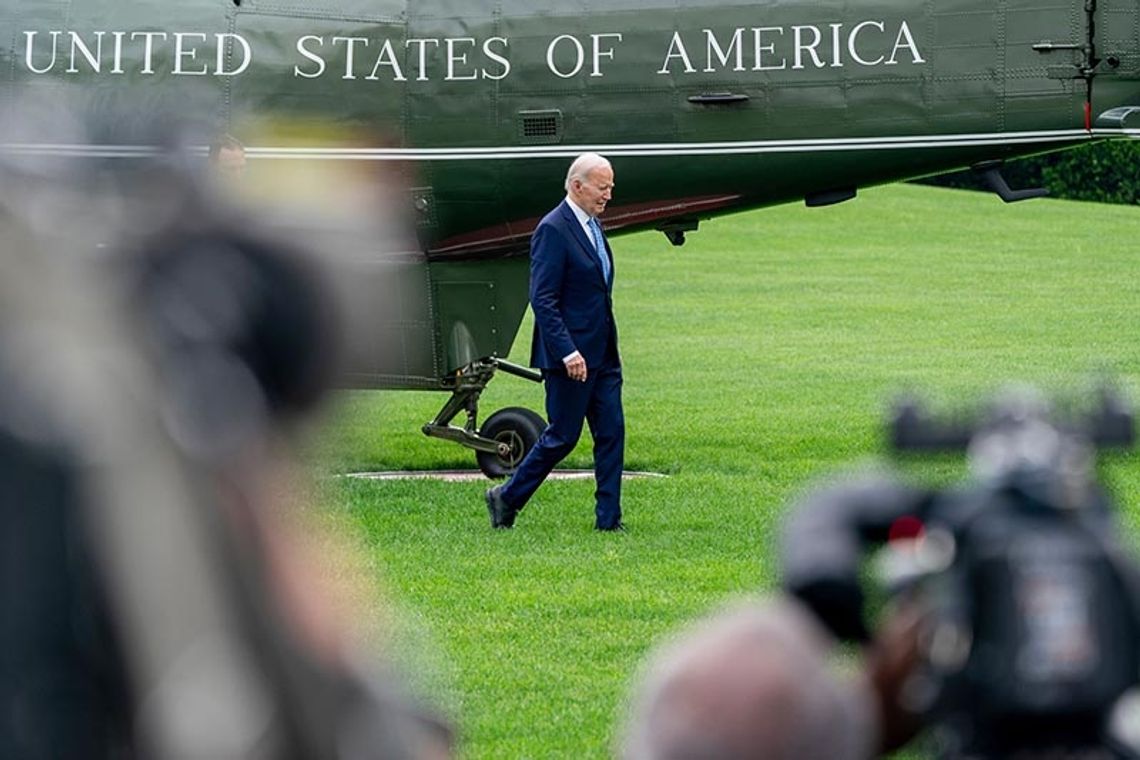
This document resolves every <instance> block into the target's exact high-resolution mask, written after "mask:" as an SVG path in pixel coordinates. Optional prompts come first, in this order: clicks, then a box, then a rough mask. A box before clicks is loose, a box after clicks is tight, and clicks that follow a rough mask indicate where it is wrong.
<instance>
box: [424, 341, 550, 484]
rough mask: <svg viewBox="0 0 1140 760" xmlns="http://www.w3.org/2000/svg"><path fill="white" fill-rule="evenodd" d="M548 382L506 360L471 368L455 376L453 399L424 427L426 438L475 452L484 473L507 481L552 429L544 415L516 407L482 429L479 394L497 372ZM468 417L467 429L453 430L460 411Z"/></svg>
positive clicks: (479, 363) (503, 411) (492, 418)
mask: <svg viewBox="0 0 1140 760" xmlns="http://www.w3.org/2000/svg"><path fill="white" fill-rule="evenodd" d="M499 369H501V370H503V371H504V372H506V373H508V374H511V375H517V376H518V377H522V378H526V379H527V380H533V381H534V382H542V375H540V374H539V373H537V372H534V371H533V370H530V369H527V368H526V367H520V366H519V365H517V364H512V363H511V362H507V361H504V360H502V359H495V358H492V359H484V360H480V361H477V362H475V363H473V364H469V365H468V366H466V367H464V368H463V369H461V370H459V371H458V372H457V373H456V375H455V387H454V388H453V389H452V392H451V398H449V399H448V400H447V403H446V404H444V405H443V408H442V409H440V410H439V414H437V415H436V416H435V419H434V420H432V421H431V422H429V423H427V424H426V425H424V426H423V428H422V430H423V433H424V435H427V436H431V437H433V438H443V439H446V440H448V441H454V442H455V443H458V444H460V445H461V446H466V447H468V448H470V449H475V460H476V461H477V462H478V463H479V469H480V470H482V471H483V474H484V475H486V476H487V477H489V478H502V477H505V476H507V475H509V474H511V473H512V472H514V470H515V468H516V467H518V465H519V462H521V461H522V460H523V457H525V456H526V454H527V452H528V451H530V449H531V447H532V446H534V444H535V441H537V440H538V436H539V435H541V433H542V431H543V429H544V428H545V427H546V420H544V419H543V418H542V415H540V414H538V413H537V412H533V411H531V410H530V409H525V408H523V407H519V406H511V407H507V408H505V409H500V410H499V411H497V412H495V413H494V414H492V415H491V416H490V417H488V418H487V421H486V422H485V423H484V424H483V427H482V428H478V427H477V425H478V423H477V419H478V410H479V395H480V394H481V393H482V392H483V389H484V388H486V387H487V383H489V382H491V378H492V377H494V375H495V371H496V370H499ZM461 411H465V412H467V421H466V423H465V424H464V425H463V427H458V426H456V425H452V424H451V421H452V420H453V419H454V418H455V416H456V415H458V414H459V412H461Z"/></svg>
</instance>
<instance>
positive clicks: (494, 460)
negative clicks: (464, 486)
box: [475, 406, 546, 480]
mask: <svg viewBox="0 0 1140 760" xmlns="http://www.w3.org/2000/svg"><path fill="white" fill-rule="evenodd" d="M545 429H546V420H545V419H543V417H542V415H541V414H539V413H538V412H535V411H532V410H530V409H527V408H526V407H522V406H508V407H506V408H505V409H500V410H499V411H497V412H495V413H494V414H492V415H491V416H490V417H488V418H487V421H486V422H484V423H483V427H481V428H479V435H481V436H483V437H484V438H491V439H493V440H496V441H501V442H504V443H507V444H509V445H510V447H511V451H510V454H509V455H508V456H507V457H506V458H504V457H501V456H499V455H498V454H492V453H490V452H486V451H476V452H475V461H477V462H478V463H479V469H480V470H482V471H483V474H484V475H486V476H487V477H488V478H491V479H492V480H495V479H497V478H505V477H507V476H508V475H510V474H511V473H512V472H514V471H515V468H516V467H518V466H519V463H520V462H522V460H523V457H525V456H526V455H527V452H529V451H530V450H531V449H532V448H533V447H534V444H535V442H536V441H537V440H538V437H539V436H540V435H542V431H543V430H545Z"/></svg>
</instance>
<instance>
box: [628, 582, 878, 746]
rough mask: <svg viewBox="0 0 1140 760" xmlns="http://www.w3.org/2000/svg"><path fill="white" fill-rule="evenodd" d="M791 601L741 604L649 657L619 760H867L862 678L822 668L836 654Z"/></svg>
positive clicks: (868, 701)
mask: <svg viewBox="0 0 1140 760" xmlns="http://www.w3.org/2000/svg"><path fill="white" fill-rule="evenodd" d="M833 643H834V642H833V641H832V639H831V637H830V635H829V634H828V633H827V631H826V630H825V629H824V628H823V627H822V626H821V625H820V624H819V623H817V622H816V620H815V619H814V618H813V617H812V615H811V613H810V612H809V611H807V610H806V609H805V608H803V607H801V606H800V605H798V604H797V603H796V602H795V601H793V600H791V599H780V600H773V601H764V602H753V603H748V604H742V605H739V606H737V607H734V608H732V609H729V610H726V611H724V612H721V613H720V614H717V615H715V616H713V617H711V618H709V619H706V620H704V621H701V622H699V623H697V624H696V625H695V626H693V627H692V628H690V629H689V630H687V631H685V632H684V633H682V634H681V635H680V636H679V637H678V638H676V639H675V640H673V641H672V642H670V643H668V644H666V645H665V646H663V647H661V648H660V649H659V650H658V651H657V652H656V653H655V654H654V655H652V657H651V661H650V664H649V666H648V669H647V671H646V673H645V675H644V677H643V679H642V681H641V683H640V684H639V685H638V686H637V687H636V694H635V697H634V701H633V705H632V710H631V714H630V719H629V724H628V728H627V730H626V734H625V739H624V746H623V747H622V755H623V757H624V759H625V760H698V759H702V758H706V759H710V760H711V759H714V758H715V759H716V760H749V759H750V758H755V759H756V760H864V759H865V758H869V757H872V756H873V753H874V751H875V750H876V748H877V745H878V729H877V724H876V713H875V706H874V704H875V699H874V696H873V693H872V690H871V686H870V684H869V682H868V681H867V680H866V679H865V678H864V677H863V676H862V675H861V674H853V675H851V676H849V677H841V676H840V675H839V674H837V673H835V672H833V670H832V669H831V667H830V666H829V664H828V660H827V653H828V651H829V649H830V647H831V646H832V645H833Z"/></svg>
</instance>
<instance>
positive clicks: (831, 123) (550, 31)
mask: <svg viewBox="0 0 1140 760" xmlns="http://www.w3.org/2000/svg"><path fill="white" fill-rule="evenodd" d="M0 19H3V21H4V22H5V29H6V30H7V31H8V33H7V34H6V35H4V36H3V38H2V39H0V65H2V70H3V72H4V73H3V75H2V76H3V84H2V89H0V118H3V119H6V120H7V119H11V118H12V117H14V116H16V115H17V114H16V113H15V111H16V109H17V108H18V105H17V103H18V100H17V99H16V98H15V96H14V93H15V92H17V90H18V88H21V87H31V88H33V89H41V90H48V91H52V92H63V93H67V94H68V95H69V96H70V97H72V98H73V99H75V100H78V101H79V103H80V108H81V109H82V110H83V112H84V114H85V115H86V116H87V117H89V118H90V120H91V122H92V123H93V124H96V125H98V126H97V128H96V129H95V130H93V134H95V135H96V136H97V138H98V141H99V142H100V143H103V144H130V143H131V141H132V140H134V139H136V138H137V135H136V132H138V130H139V127H138V125H139V124H142V123H146V121H147V119H148V117H153V115H154V114H156V113H164V114H167V115H169V114H176V115H179V116H182V117H185V118H189V119H193V120H195V121H197V122H199V123H206V124H209V125H212V127H213V128H216V129H219V130H224V129H228V130H234V131H238V132H239V134H240V130H241V128H242V125H243V124H246V123H249V121H250V120H251V119H253V118H256V119H257V120H260V121H271V122H285V123H288V124H290V125H291V128H292V129H293V132H294V133H295V134H303V135H310V137H309V142H308V143H306V147H311V148H314V149H321V148H333V147H338V146H337V145H336V144H335V143H333V142H330V140H331V138H327V137H322V136H321V135H325V134H330V133H328V132H321V131H319V129H318V128H319V127H320V126H321V125H327V124H333V125H335V126H336V127H337V130H338V131H337V134H345V133H348V134H352V135H353V147H363V148H370V149H374V150H376V151H382V150H384V149H404V150H412V151H413V153H411V154H408V153H404V154H392V153H385V154H381V153H380V152H377V153H375V154H374V155H372V156H371V157H370V159H369V160H384V161H386V162H389V163H388V164H386V165H389V166H390V165H391V162H396V164H397V165H398V169H399V172H398V173H399V175H400V176H404V177H406V178H407V180H408V184H409V186H410V187H413V188H415V191H414V192H411V191H410V192H409V193H408V198H409V200H410V199H412V198H413V197H419V198H422V199H426V200H427V203H426V204H423V206H422V207H421V208H420V209H419V210H417V211H412V210H411V205H412V204H411V203H409V213H412V214H417V215H418V226H419V229H420V232H421V239H422V245H423V251H422V254H423V256H422V258H421V259H420V260H419V261H417V262H411V263H408V262H405V263H404V264H403V265H401V267H399V273H398V274H395V275H393V277H395V279H396V281H397V282H399V283H400V287H401V293H403V295H402V296H401V299H402V302H401V303H398V304H396V305H394V306H393V305H389V306H388V307H384V308H380V309H378V318H377V324H378V325H380V327H379V328H378V329H379V330H380V332H381V333H384V334H385V335H386V336H387V337H386V338H384V339H381V340H379V341H378V346H377V350H376V351H375V352H374V353H373V354H372V355H371V357H369V358H367V360H365V361H363V362H361V363H360V366H358V367H357V370H358V371H357V372H356V373H355V374H354V382H358V383H361V384H369V385H380V386H384V387H441V381H444V380H446V378H447V377H448V376H449V375H450V373H452V372H454V370H455V369H457V368H459V367H461V366H462V365H464V364H466V363H467V362H469V361H471V360H473V359H478V358H483V357H486V356H490V355H505V354H506V353H507V352H508V350H509V348H510V345H511V342H512V341H513V339H514V337H515V333H516V332H517V330H518V324H519V321H520V320H521V316H522V313H523V311H524V307H525V282H526V265H525V259H524V258H522V254H524V253H525V251H526V249H527V242H528V237H529V234H530V232H531V230H532V229H533V226H534V224H535V223H536V221H537V219H538V218H539V217H540V216H541V215H542V214H543V213H545V212H546V211H547V210H548V209H549V208H550V207H552V206H553V205H554V204H556V203H557V202H558V201H559V199H560V198H561V197H562V195H563V190H562V177H563V174H564V172H565V168H566V166H567V165H568V163H569V160H570V158H571V157H572V156H573V155H574V154H575V153H576V152H578V151H579V150H583V149H600V150H601V151H603V152H606V153H608V154H610V156H611V158H612V160H613V163H614V168H615V174H616V180H617V187H616V192H615V199H614V201H613V203H612V204H611V210H610V211H609V212H608V213H607V218H606V223H607V226H608V227H609V229H610V231H611V233H618V234H620V233H621V232H623V231H629V230H636V229H643V228H645V227H651V226H657V225H662V224H666V223H669V222H670V221H677V220H686V221H687V220H694V219H700V218H708V217H711V216H715V215H718V214H723V213H729V212H731V211H734V210H739V209H743V208H751V207H758V206H763V205H769V204H775V203H781V202H786V201H790V200H796V199H801V198H804V197H805V196H810V195H813V194H815V193H819V192H822V191H829V190H834V189H838V188H855V187H863V186H868V185H872V184H877V183H882V182H889V181H894V180H898V179H904V178H910V177H915V176H922V175H927V174H933V173H938V172H942V171H947V170H951V169H955V168H960V167H965V166H969V165H971V164H974V163H977V162H981V161H989V160H997V159H1007V158H1012V157H1016V156H1019V155H1026V154H1029V153H1034V152H1041V151H1046V150H1055V149H1061V148H1065V147H1070V146H1073V145H1077V144H1082V143H1086V142H1088V141H1089V140H1092V139H1096V138H1098V137H1101V136H1104V135H1103V134H1102V133H1094V132H1091V131H1086V129H1085V128H1086V126H1088V125H1087V124H1086V106H1087V109H1088V112H1089V114H1090V116H1091V119H1092V121H1093V122H1095V119H1096V117H1097V116H1098V115H1100V114H1102V113H1104V112H1105V111H1107V110H1109V109H1112V108H1116V107H1119V106H1131V105H1140V0H1099V1H1098V3H1097V4H1096V9H1095V11H1094V12H1093V13H1092V14H1091V15H1090V14H1089V13H1087V12H1086V10H1085V4H1084V2H1083V0H1009V1H1008V2H1003V3H1001V4H994V3H992V2H987V1H986V0H943V1H940V2H938V3H929V2H918V1H917V0H856V1H855V2H837V1H835V0H827V1H825V2H815V1H813V2H806V1H802V2H747V3H745V2H724V1H723V0H722V1H720V2H711V1H709V0H690V1H689V2H686V3H683V4H681V3H675V2H669V3H665V2H661V1H660V0H645V1H644V2H641V1H639V0H610V1H609V2H595V1H594V0H590V2H585V1H584V0H581V1H579V2H565V0H559V1H558V2H554V1H553V0H498V1H497V2H488V1H486V0H483V1H475V0H463V1H462V2H461V1H460V0H434V1H433V0H417V2H414V3H413V2H395V1H394V0H316V1H315V2H306V3H304V4H302V3H296V2H272V1H267V0H243V2H242V4H241V5H240V6H236V5H234V3H233V2H232V0H211V1H210V2H204V1H203V0H184V1H183V2H179V3H173V4H172V3H167V2H154V1H152V2H133V3H129V4H125V3H121V2H112V0H73V1H72V2H52V3H44V2H31V1H30V0H9V2H7V3H6V4H5V7H4V9H3V10H0ZM53 32H56V33H57V35H56V36H55V37H54V38H53V37H52V33H53ZM99 32H102V35H101V37H100V35H99V34H98V33H99ZM145 32H154V33H161V34H165V35H166V36H165V37H160V36H155V37H153V38H152V43H153V44H152V46H151V49H150V56H149V58H148V56H147V51H146V49H145V48H144V46H143V44H142V42H143V40H145V37H143V36H142V35H143V33H145ZM27 33H34V34H35V37H34V38H33V40H32V42H33V44H32V45H31V50H30V52H29V50H28V45H29V38H28V35H27ZM176 34H181V35H182V37H181V38H179V39H176ZM218 35H222V36H221V37H218ZM219 40H220V41H221V43H220V44H221V47H222V50H221V51H220V55H219V51H218V46H219ZM239 40H240V41H244V43H245V44H246V45H248V50H249V52H248V53H246V51H245V50H244V49H243V45H242V44H240V42H239ZM77 43H78V44H79V45H80V47H79V48H77V47H76V44H77ZM1042 43H1048V44H1051V45H1053V49H1052V50H1051V51H1049V52H1043V51H1042V50H1039V49H1034V46H1035V45H1036V46H1038V47H1040V45H1041V44H1042ZM99 45H102V47H99ZM116 46H118V48H116ZM84 50H86V52H87V55H86V56H85V55H84ZM93 59H95V60H94V61H93ZM239 69H240V73H234V72H236V71H238V70H239ZM36 72H43V73H36ZM708 96H731V97H732V99H733V100H734V102H731V103H723V102H722V103H713V104H708V103H699V102H692V99H693V98H697V99H700V98H702V97H706V98H707V97H708ZM543 119H546V121H543ZM310 127H311V128H310ZM1025 134H1035V135H1038V136H1037V138H1035V139H1034V140H1032V141H1029V140H1023V139H1019V138H1018V136H1019V135H1025ZM953 136H972V137H963V138H962V139H960V140H956V141H955V140H951V138H952V137H953ZM977 136H983V137H984V138H985V139H979V138H977ZM1007 136H1008V139H1005V138H1006V137H1007ZM908 137H911V138H929V139H922V140H915V141H913V142H912V143H909V144H907V145H906V147H900V145H899V144H898V143H897V142H896V143H893V144H892V143H891V142H890V141H892V140H894V141H898V140H904V139H905V138H908ZM853 140H858V141H863V142H862V143H860V144H853V143H852V142H851V141H853ZM805 141H807V142H805ZM250 147H251V157H252V158H253V159H255V166H256V161H270V160H274V158H273V157H272V155H273V154H272V150H270V149H272V148H273V147H274V146H270V145H257V144H253V145H251V146H250ZM440 149H476V150H478V151H482V153H479V154H478V155H449V156H440V155H438V154H437V155H427V154H426V153H424V152H423V151H434V150H440ZM415 151H420V152H419V153H416V152H415ZM324 159H327V155H324V154H314V157H313V158H312V159H311V160H324ZM619 245H620V243H619ZM428 262H431V263H428ZM393 346H398V348H396V349H393ZM381 348H382V349H383V350H381ZM382 354H383V356H382Z"/></svg>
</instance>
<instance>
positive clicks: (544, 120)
mask: <svg viewBox="0 0 1140 760" xmlns="http://www.w3.org/2000/svg"><path fill="white" fill-rule="evenodd" d="M519 139H520V140H521V141H522V142H523V143H524V144H529V145H536V144H537V145H549V144H551V143H558V142H562V112H561V111H557V110H549V111H519Z"/></svg>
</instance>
